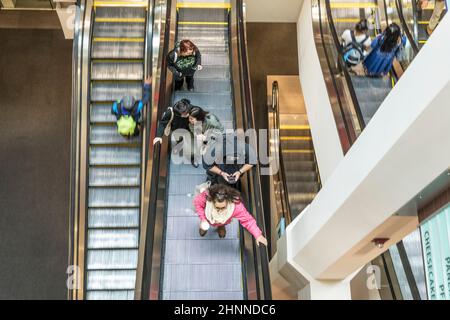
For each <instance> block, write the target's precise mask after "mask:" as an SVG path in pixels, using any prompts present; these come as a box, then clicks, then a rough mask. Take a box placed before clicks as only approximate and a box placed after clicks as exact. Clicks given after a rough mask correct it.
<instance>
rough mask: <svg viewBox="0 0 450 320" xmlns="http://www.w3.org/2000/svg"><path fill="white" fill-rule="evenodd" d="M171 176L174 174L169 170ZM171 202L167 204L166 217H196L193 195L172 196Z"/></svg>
mask: <svg viewBox="0 0 450 320" xmlns="http://www.w3.org/2000/svg"><path fill="white" fill-rule="evenodd" d="M170 172H171V173H172V172H173V173H172V174H176V173H175V172H174V171H172V170H170ZM171 199H172V201H170V202H168V203H167V216H168V217H198V215H197V213H196V212H195V209H194V204H193V203H192V201H193V200H194V197H193V195H190V196H188V195H172V196H171Z"/></svg>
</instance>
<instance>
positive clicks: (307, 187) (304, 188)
mask: <svg viewBox="0 0 450 320" xmlns="http://www.w3.org/2000/svg"><path fill="white" fill-rule="evenodd" d="M287 182H288V189H289V194H291V193H292V194H297V193H317V192H319V184H318V183H317V181H314V182H308V181H287Z"/></svg>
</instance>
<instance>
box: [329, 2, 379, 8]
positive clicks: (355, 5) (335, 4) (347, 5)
mask: <svg viewBox="0 0 450 320" xmlns="http://www.w3.org/2000/svg"><path fill="white" fill-rule="evenodd" d="M330 6H331V9H371V8H373V9H376V8H378V6H377V5H376V4H375V3H370V2H360V3H358V2H331V3H330Z"/></svg>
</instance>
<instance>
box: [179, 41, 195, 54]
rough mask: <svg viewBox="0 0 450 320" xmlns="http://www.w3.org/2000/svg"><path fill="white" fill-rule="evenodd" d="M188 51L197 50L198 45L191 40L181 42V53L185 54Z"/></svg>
mask: <svg viewBox="0 0 450 320" xmlns="http://www.w3.org/2000/svg"><path fill="white" fill-rule="evenodd" d="M188 50H194V51H196V50H197V47H196V45H195V44H194V43H193V42H192V41H191V40H181V42H180V52H181V53H184V52H186V51H188Z"/></svg>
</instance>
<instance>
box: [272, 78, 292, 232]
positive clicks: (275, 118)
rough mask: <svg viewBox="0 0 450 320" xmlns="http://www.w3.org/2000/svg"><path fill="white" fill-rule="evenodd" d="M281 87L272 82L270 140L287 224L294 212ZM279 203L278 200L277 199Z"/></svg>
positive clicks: (281, 209) (278, 195) (281, 208)
mask: <svg viewBox="0 0 450 320" xmlns="http://www.w3.org/2000/svg"><path fill="white" fill-rule="evenodd" d="M279 102H280V99H279V87H278V82H277V81H274V82H273V83H272V104H271V105H270V106H269V107H270V109H271V110H270V111H269V112H270V113H271V114H272V129H273V131H269V132H273V133H274V135H272V136H270V137H269V141H271V142H272V143H273V145H274V153H275V157H277V160H278V164H279V168H278V171H277V173H276V174H275V175H274V181H275V184H276V185H275V195H276V196H277V197H279V203H280V204H281V207H280V208H279V209H280V211H281V213H282V216H283V218H284V219H285V221H286V226H287V225H289V224H290V223H291V221H292V214H291V206H290V204H289V197H288V189H287V186H286V170H285V166H284V160H283V151H282V145H281V141H280V133H279V130H280V107H279ZM277 203H278V201H277Z"/></svg>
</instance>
